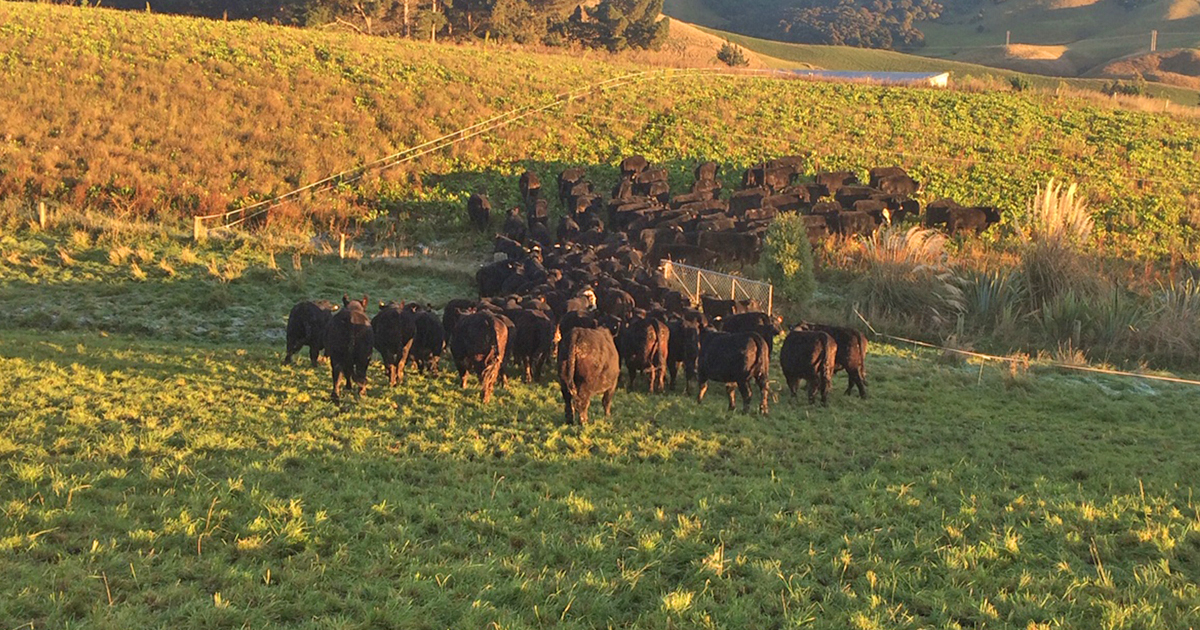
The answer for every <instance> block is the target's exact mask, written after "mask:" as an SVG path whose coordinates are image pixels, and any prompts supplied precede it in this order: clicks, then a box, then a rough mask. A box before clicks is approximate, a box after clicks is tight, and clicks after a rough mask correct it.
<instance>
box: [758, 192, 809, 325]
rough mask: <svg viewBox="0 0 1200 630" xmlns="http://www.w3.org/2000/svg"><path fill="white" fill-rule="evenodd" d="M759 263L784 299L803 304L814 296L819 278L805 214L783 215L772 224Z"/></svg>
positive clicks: (764, 273)
mask: <svg viewBox="0 0 1200 630" xmlns="http://www.w3.org/2000/svg"><path fill="white" fill-rule="evenodd" d="M759 264H760V265H761V266H762V268H763V269H762V271H763V275H765V276H766V277H767V278H769V279H770V280H771V282H772V283H773V284H774V285H775V287H776V288H778V289H779V293H780V295H782V296H783V297H784V298H785V299H787V300H790V301H792V302H796V303H798V304H804V303H805V302H807V301H808V299H809V298H811V297H812V294H813V291H815V290H816V288H817V280H816V277H815V276H814V274H813V254H812V245H811V244H810V243H809V242H808V229H807V227H806V226H805V223H804V218H803V217H801V216H800V215H799V214H794V213H789V214H783V215H780V216H779V218H778V219H776V220H775V222H773V223H772V224H771V227H770V228H768V229H767V237H766V240H765V241H764V242H763V253H762V259H761V262H760V263H759Z"/></svg>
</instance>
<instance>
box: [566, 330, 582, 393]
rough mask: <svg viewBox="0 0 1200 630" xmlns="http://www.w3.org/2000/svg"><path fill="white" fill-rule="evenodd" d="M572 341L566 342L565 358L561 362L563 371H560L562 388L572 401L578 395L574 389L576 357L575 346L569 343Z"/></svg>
mask: <svg viewBox="0 0 1200 630" xmlns="http://www.w3.org/2000/svg"><path fill="white" fill-rule="evenodd" d="M572 334H574V331H572ZM572 341H573V340H568V342H567V347H566V350H567V357H566V359H565V360H564V361H563V364H564V365H563V369H562V380H563V387H565V388H567V391H568V392H569V393H570V394H571V398H572V399H574V398H575V396H577V395H578V394H579V390H578V389H577V388H576V387H575V356H576V354H575V344H574V343H571V342H572Z"/></svg>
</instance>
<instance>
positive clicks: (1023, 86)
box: [1008, 75, 1033, 92]
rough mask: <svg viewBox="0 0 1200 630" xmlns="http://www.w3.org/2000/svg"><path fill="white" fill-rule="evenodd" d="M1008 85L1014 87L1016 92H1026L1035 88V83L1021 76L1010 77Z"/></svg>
mask: <svg viewBox="0 0 1200 630" xmlns="http://www.w3.org/2000/svg"><path fill="white" fill-rule="evenodd" d="M1008 84H1009V85H1010V86H1012V89H1013V91H1014V92H1024V91H1026V90H1028V89H1029V88H1031V87H1033V83H1031V82H1030V81H1029V79H1026V78H1025V77H1023V76H1021V75H1016V76H1011V77H1008Z"/></svg>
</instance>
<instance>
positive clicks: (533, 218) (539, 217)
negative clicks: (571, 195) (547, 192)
mask: <svg viewBox="0 0 1200 630" xmlns="http://www.w3.org/2000/svg"><path fill="white" fill-rule="evenodd" d="M525 211H526V212H527V213H528V215H527V220H528V221H529V229H531V230H532V229H533V226H535V225H538V224H541V225H549V224H550V202H548V201H546V200H545V199H535V200H533V201H532V202H531V203H527V204H525Z"/></svg>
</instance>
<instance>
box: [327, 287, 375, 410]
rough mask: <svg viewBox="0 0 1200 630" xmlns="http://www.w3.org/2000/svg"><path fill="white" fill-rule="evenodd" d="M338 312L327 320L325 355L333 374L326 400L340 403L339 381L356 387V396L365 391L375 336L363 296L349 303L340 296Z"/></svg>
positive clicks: (346, 298)
mask: <svg viewBox="0 0 1200 630" xmlns="http://www.w3.org/2000/svg"><path fill="white" fill-rule="evenodd" d="M342 304H343V305H344V306H345V308H343V309H342V310H340V311H338V312H337V314H335V315H334V316H333V318H332V319H330V320H329V326H327V327H326V328H325V355H326V356H328V357H329V367H330V369H331V370H332V371H333V392H332V393H331V394H330V399H332V400H333V402H335V403H337V402H340V401H341V380H342V378H345V379H346V383H347V384H349V383H351V382H353V383H355V384H357V385H358V395H359V396H361V395H362V394H363V393H364V392H366V391H367V366H368V365H370V363H371V353H372V352H374V344H375V337H374V335H373V334H372V331H371V320H370V318H368V317H367V311H366V309H367V296H365V295H364V296H363V297H362V299H361V300H351V299H350V296H348V295H343V296H342Z"/></svg>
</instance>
